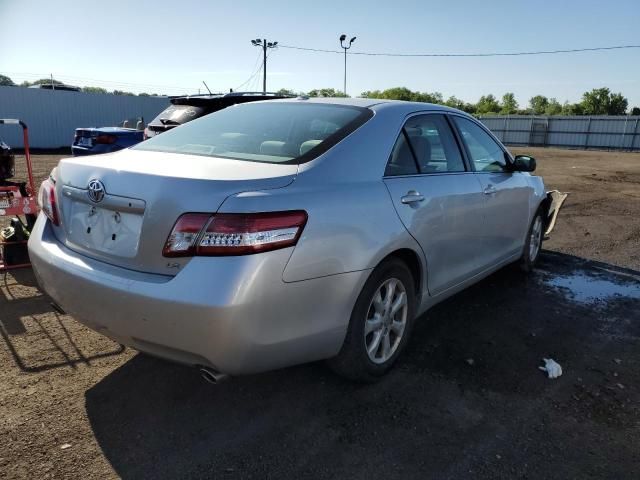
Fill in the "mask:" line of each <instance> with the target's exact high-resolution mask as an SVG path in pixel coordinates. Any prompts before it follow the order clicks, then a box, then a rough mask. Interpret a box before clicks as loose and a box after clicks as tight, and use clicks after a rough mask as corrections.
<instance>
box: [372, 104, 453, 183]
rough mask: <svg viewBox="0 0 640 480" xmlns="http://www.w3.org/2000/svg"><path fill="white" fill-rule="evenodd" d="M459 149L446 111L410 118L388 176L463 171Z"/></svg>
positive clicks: (387, 172) (403, 130)
mask: <svg viewBox="0 0 640 480" xmlns="http://www.w3.org/2000/svg"><path fill="white" fill-rule="evenodd" d="M464 171H465V166H464V161H463V160H462V155H461V154H460V149H459V148H458V145H457V143H456V140H455V138H454V136H453V132H452V131H451V128H450V127H449V123H448V122H447V120H446V119H445V118H444V116H443V115H439V114H429V115H418V116H415V117H411V118H410V119H409V120H407V123H405V125H404V127H403V128H402V132H401V133H400V135H399V136H398V139H397V141H396V144H395V146H394V147H393V151H392V152H391V156H390V158H389V162H388V163H387V168H386V170H385V176H395V175H414V174H418V173H450V172H464Z"/></svg>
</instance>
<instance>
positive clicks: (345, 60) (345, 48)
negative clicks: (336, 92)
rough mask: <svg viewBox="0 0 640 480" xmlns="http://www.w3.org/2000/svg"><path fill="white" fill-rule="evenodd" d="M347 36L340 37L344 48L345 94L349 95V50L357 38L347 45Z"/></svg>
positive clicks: (353, 38)
mask: <svg viewBox="0 0 640 480" xmlns="http://www.w3.org/2000/svg"><path fill="white" fill-rule="evenodd" d="M346 39H347V36H346V35H345V34H344V33H343V34H342V35H340V46H341V47H342V48H344V94H345V95H346V94H347V50H349V49H350V48H351V44H352V43H353V42H355V41H356V37H352V38H351V40H349V43H348V44H346V42H345V40H346Z"/></svg>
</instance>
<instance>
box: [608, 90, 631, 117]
mask: <svg viewBox="0 0 640 480" xmlns="http://www.w3.org/2000/svg"><path fill="white" fill-rule="evenodd" d="M628 106H629V101H628V100H627V99H626V98H624V96H623V95H622V93H612V94H611V95H610V96H609V109H608V111H607V113H608V114H609V115H624V114H625V113H627V107H628Z"/></svg>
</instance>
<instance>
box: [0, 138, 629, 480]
mask: <svg viewBox="0 0 640 480" xmlns="http://www.w3.org/2000/svg"><path fill="white" fill-rule="evenodd" d="M514 150H517V151H518V153H522V152H524V150H523V149H514ZM526 151H527V152H529V153H531V154H533V155H534V156H535V157H536V158H538V160H539V173H540V174H542V175H543V176H544V177H545V180H546V182H547V184H548V186H549V187H550V188H558V189H560V190H563V191H569V192H571V196H570V197H569V200H568V201H567V204H566V206H565V208H564V210H563V212H562V216H561V218H560V220H559V224H558V227H557V231H556V232H554V235H553V238H552V239H551V240H550V241H549V242H547V243H546V244H545V248H546V249H547V251H546V252H545V254H544V256H543V259H542V260H543V261H542V263H541V265H540V268H539V269H538V270H537V271H536V272H535V274H534V275H533V276H530V277H524V276H522V275H521V274H520V273H519V272H518V271H517V270H515V269H512V268H507V269H504V270H502V271H500V272H498V273H496V274H494V275H492V276H491V277H490V278H488V279H486V280H485V281H483V282H481V283H479V284H478V285H476V286H474V287H472V288H471V289H469V290H467V291H465V292H463V293H461V294H459V295H456V296H455V297H453V298H451V299H449V300H448V301H446V302H444V303H443V304H441V305H439V306H437V307H435V308H434V309H433V310H431V311H430V312H429V313H428V314H427V315H426V316H424V318H422V319H421V321H420V322H418V324H417V326H416V329H415V331H414V337H413V339H412V341H411V343H410V345H409V348H408V349H407V351H406V352H405V355H403V357H402V358H401V360H400V362H399V364H398V365H397V368H396V369H395V370H394V371H393V372H392V373H391V374H390V375H388V376H387V377H386V378H384V379H383V380H382V381H381V382H380V383H378V384H376V385H367V386H362V385H353V384H350V383H348V382H345V381H342V380H341V379H339V378H337V377H335V376H334V375H332V374H331V373H330V372H328V371H327V370H326V369H325V367H324V366H323V365H322V364H311V365H304V366H299V367H294V368H289V369H285V370H281V371H276V372H271V373H266V374H262V375H256V376H250V377H243V378H237V379H234V380H232V381H230V382H228V383H225V384H222V385H219V386H211V385H209V384H206V383H204V382H203V381H202V380H200V378H199V377H198V375H197V373H196V372H195V371H194V370H193V369H189V368H185V367H182V366H178V365H172V364H170V363H166V362H163V361H160V360H156V359H153V358H150V357H146V356H143V355H138V354H136V353H135V352H134V351H131V350H129V349H127V350H124V349H123V348H121V347H120V346H119V345H117V344H115V343H113V342H111V341H109V340H107V339H105V338H103V337H101V336H100V335H98V334H96V333H94V332H91V331H89V330H87V329H86V328H84V327H83V326H81V325H80V324H78V323H77V322H76V321H74V320H73V318H71V317H69V316H63V315H59V314H57V313H56V312H54V311H53V310H52V309H51V307H50V305H49V303H48V299H47V298H46V296H44V295H43V294H42V293H41V292H40V291H39V289H38V288H37V286H36V284H35V280H34V278H33V274H32V273H31V271H29V270H21V271H16V272H14V273H13V274H3V275H0V334H1V335H2V339H3V340H2V341H0V385H2V387H3V388H2V389H0V411H1V412H2V415H1V416H0V477H2V478H60V477H66V478H114V477H122V478H141V477H150V478H177V477H192V478H211V477H213V478H300V477H308V478H344V477H349V478H367V479H371V478H416V477H420V478H452V479H454V478H455V479H457V478H562V479H564V478H630V479H631V478H637V476H638V475H637V473H638V472H639V471H640V456H639V455H638V451H640V388H639V387H638V385H640V354H639V353H638V351H639V349H638V347H639V346H640V272H638V271H637V270H639V269H640V248H638V247H639V242H640V218H639V216H638V212H640V154H619V153H608V152H578V151H567V150H551V149H548V150H547V149H527V150H526ZM58 158H59V156H47V155H37V156H34V164H35V168H36V176H37V177H38V178H41V177H44V176H45V175H46V174H47V173H48V171H49V170H50V168H51V166H52V165H53V164H55V162H56V161H57V159H58ZM585 258H590V259H594V260H598V262H596V261H588V260H584V259H585ZM601 262H605V263H601ZM613 265H618V266H620V267H627V268H619V267H615V266H613ZM543 357H552V358H554V359H555V360H557V361H558V362H559V363H560V364H561V365H562V367H563V369H564V375H563V376H562V377H560V378H559V379H557V380H549V379H547V378H546V377H545V376H544V374H543V373H542V372H540V371H539V370H538V369H537V366H538V365H539V364H540V360H541V358H543Z"/></svg>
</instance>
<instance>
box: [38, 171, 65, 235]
mask: <svg viewBox="0 0 640 480" xmlns="http://www.w3.org/2000/svg"><path fill="white" fill-rule="evenodd" d="M38 203H39V204H40V209H41V210H42V211H43V212H44V214H45V215H46V216H47V217H48V218H49V220H51V223H53V224H54V225H56V226H58V225H60V217H59V216H58V205H57V202H56V187H55V185H54V183H53V182H52V181H51V180H49V179H47V180H45V181H44V182H42V185H40V192H39V193H38Z"/></svg>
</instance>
